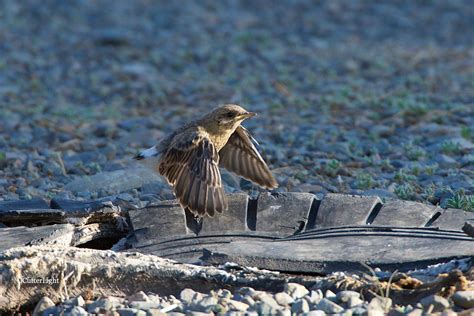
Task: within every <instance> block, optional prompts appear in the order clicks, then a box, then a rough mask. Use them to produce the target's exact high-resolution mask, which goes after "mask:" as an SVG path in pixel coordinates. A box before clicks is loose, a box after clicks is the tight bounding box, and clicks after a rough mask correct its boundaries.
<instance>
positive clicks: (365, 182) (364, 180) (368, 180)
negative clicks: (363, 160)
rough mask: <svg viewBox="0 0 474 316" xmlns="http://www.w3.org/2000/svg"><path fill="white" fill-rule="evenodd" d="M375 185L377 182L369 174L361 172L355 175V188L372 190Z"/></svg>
mask: <svg viewBox="0 0 474 316" xmlns="http://www.w3.org/2000/svg"><path fill="white" fill-rule="evenodd" d="M376 185H377V181H375V180H374V178H373V177H372V176H371V175H370V174H369V173H366V172H362V173H359V174H358V175H357V178H356V181H355V186H356V187H357V188H358V189H360V190H367V189H372V188H373V187H374V186H376Z"/></svg>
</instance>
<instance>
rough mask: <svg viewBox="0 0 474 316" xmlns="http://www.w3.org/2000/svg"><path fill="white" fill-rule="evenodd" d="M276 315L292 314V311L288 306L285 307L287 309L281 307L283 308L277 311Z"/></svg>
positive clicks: (288, 315) (286, 315) (285, 315)
mask: <svg viewBox="0 0 474 316" xmlns="http://www.w3.org/2000/svg"><path fill="white" fill-rule="evenodd" d="M275 315H277V316H291V311H290V310H289V309H288V308H285V309H281V310H279V311H277V312H276V314H275Z"/></svg>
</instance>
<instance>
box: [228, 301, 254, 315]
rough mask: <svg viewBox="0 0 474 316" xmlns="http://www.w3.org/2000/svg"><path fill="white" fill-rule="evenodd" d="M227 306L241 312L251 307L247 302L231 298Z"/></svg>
mask: <svg viewBox="0 0 474 316" xmlns="http://www.w3.org/2000/svg"><path fill="white" fill-rule="evenodd" d="M227 306H228V307H229V309H230V310H233V311H240V312H245V311H246V310H247V309H248V308H249V305H248V304H245V303H244V302H239V301H236V300H229V301H228V302H227Z"/></svg>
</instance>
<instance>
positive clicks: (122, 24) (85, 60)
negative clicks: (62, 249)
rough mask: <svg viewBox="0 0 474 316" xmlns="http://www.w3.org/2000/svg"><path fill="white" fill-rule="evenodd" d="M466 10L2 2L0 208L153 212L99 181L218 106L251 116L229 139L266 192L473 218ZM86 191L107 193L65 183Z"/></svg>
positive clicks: (471, 18)
mask: <svg viewBox="0 0 474 316" xmlns="http://www.w3.org/2000/svg"><path fill="white" fill-rule="evenodd" d="M473 7H474V6H473V3H472V1H469V0H466V1H428V0H426V1H351V0H347V1H186V2H181V1H115V0H114V1H59V0H58V1H21V2H20V1H8V0H2V1H0V200H1V199H3V200H15V199H31V198H36V197H40V198H45V199H50V198H53V197H58V196H59V197H63V198H74V199H95V198H101V197H105V196H110V195H117V194H118V195H121V197H122V198H125V199H128V200H132V201H138V200H141V201H151V200H155V199H165V198H170V197H172V195H171V191H170V189H169V187H168V186H167V185H166V184H164V183H162V182H161V180H157V178H149V175H148V174H146V173H144V174H143V176H140V177H141V178H140V180H137V181H135V182H134V181H130V179H127V177H117V175H118V173H117V171H118V170H122V169H126V168H129V167H130V166H131V165H132V164H133V162H132V160H131V157H132V156H133V155H134V154H135V153H136V152H137V150H139V149H143V148H145V147H148V146H151V145H154V144H155V143H156V142H157V140H158V139H159V138H160V137H162V136H163V135H165V134H166V133H168V132H170V131H171V130H172V129H174V128H176V127H179V126H180V124H183V123H185V122H187V121H188V120H190V119H193V118H195V117H196V116H199V115H202V113H204V112H206V111H209V110H210V109H212V108H213V107H215V106H217V105H219V104H223V103H229V102H233V103H238V104H240V105H242V106H243V107H245V108H246V109H248V110H251V111H254V112H258V113H259V114H260V115H259V116H258V117H256V118H254V119H252V120H249V121H248V122H246V123H245V125H246V126H247V127H248V129H249V130H250V131H251V133H252V134H253V135H254V136H255V138H256V139H258V140H259V141H260V143H261V151H262V152H263V154H264V157H265V158H266V160H267V161H268V162H269V164H270V166H271V168H272V169H273V170H274V171H275V174H276V175H277V178H278V180H279V182H280V185H281V187H280V189H279V190H280V191H302V192H313V193H317V194H324V193H327V192H347V193H357V194H371V195H372V194H374V195H379V196H381V197H382V198H384V199H388V198H402V199H407V200H417V201H425V202H427V203H432V204H439V203H441V205H442V206H445V207H462V208H464V209H466V210H474V197H473V195H472V194H473V193H474V180H473V179H474V144H473V141H474V34H473V33H474V9H473ZM93 175H95V176H96V177H101V178H100V179H102V180H104V179H105V180H104V181H105V182H106V180H108V179H111V181H112V180H113V181H123V182H124V183H122V184H121V185H118V186H113V187H106V186H103V187H97V186H95V187H94V186H89V187H88V186H87V185H85V184H84V182H82V185H78V183H79V184H81V182H80V181H81V179H82V180H83V179H85V178H84V177H87V176H93ZM114 176H115V178H114ZM108 177H111V178H108ZM223 177H224V180H225V181H226V190H227V191H228V192H231V191H248V190H254V189H255V188H252V186H251V185H250V184H249V183H248V182H246V181H241V180H240V179H238V178H235V177H233V176H231V175H229V174H224V175H223ZM94 179H98V178H94ZM78 181H79V182H78ZM105 182H104V183H105Z"/></svg>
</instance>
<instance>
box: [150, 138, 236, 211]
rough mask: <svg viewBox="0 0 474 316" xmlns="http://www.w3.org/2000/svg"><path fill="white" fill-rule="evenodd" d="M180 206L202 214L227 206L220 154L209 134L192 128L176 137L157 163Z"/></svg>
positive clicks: (222, 209) (220, 209)
mask: <svg viewBox="0 0 474 316" xmlns="http://www.w3.org/2000/svg"><path fill="white" fill-rule="evenodd" d="M158 168H159V170H158V171H159V172H160V174H162V175H163V176H164V177H165V178H166V179H167V180H168V182H169V183H170V184H171V185H172V186H173V190H174V193H175V195H176V197H177V198H178V200H179V202H180V203H181V205H182V206H183V208H185V207H187V208H188V209H189V210H190V211H191V212H193V213H195V214H198V215H199V216H203V215H204V214H207V215H209V216H213V215H214V214H215V212H219V213H220V212H222V211H224V210H226V209H227V200H226V199H225V195H224V189H223V187H222V181H221V175H220V172H219V155H218V153H217V150H216V148H215V146H214V144H213V143H212V142H211V141H210V140H209V137H208V136H207V135H206V134H205V133H203V132H200V131H197V130H193V131H189V132H184V133H182V134H179V135H177V136H176V138H175V139H173V141H172V142H171V144H170V147H169V149H168V150H167V151H166V153H165V154H164V155H163V157H162V158H161V160H160V164H159V167H158Z"/></svg>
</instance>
